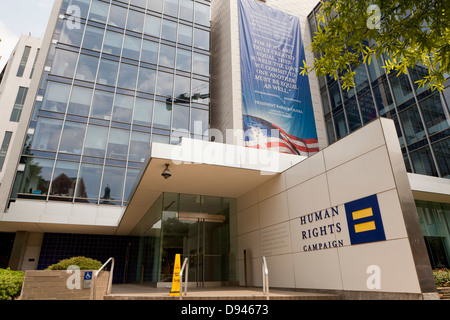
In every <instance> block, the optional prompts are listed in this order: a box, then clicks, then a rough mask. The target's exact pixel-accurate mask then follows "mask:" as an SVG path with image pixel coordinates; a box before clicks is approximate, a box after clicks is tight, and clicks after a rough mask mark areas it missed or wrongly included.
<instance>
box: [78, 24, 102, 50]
mask: <svg viewBox="0 0 450 320" xmlns="http://www.w3.org/2000/svg"><path fill="white" fill-rule="evenodd" d="M104 33H105V30H103V29H100V28H96V27H92V26H89V25H88V26H87V27H86V33H85V34H84V40H83V48H84V49H91V50H94V51H100V50H101V49H102V43H103V35H104Z"/></svg>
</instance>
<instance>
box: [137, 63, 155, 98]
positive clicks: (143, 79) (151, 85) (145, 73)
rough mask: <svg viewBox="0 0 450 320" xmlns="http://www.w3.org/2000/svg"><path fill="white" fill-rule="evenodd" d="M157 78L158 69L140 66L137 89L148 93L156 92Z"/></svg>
mask: <svg viewBox="0 0 450 320" xmlns="http://www.w3.org/2000/svg"><path fill="white" fill-rule="evenodd" d="M155 79H156V71H155V70H151V69H147V68H142V67H141V68H139V79H138V86H137V90H138V91H142V92H147V93H154V92H155Z"/></svg>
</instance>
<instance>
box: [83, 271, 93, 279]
mask: <svg viewBox="0 0 450 320" xmlns="http://www.w3.org/2000/svg"><path fill="white" fill-rule="evenodd" d="M84 280H92V271H86V272H85V273H84Z"/></svg>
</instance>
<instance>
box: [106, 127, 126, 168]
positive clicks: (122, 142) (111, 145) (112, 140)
mask: <svg viewBox="0 0 450 320" xmlns="http://www.w3.org/2000/svg"><path fill="white" fill-rule="evenodd" d="M129 138H130V132H129V131H128V130H122V129H116V128H111V130H110V132H109V141H108V149H107V152H106V157H107V158H112V159H119V160H126V159H127V154H128V142H129Z"/></svg>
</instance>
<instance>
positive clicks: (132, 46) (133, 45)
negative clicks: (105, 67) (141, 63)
mask: <svg viewBox="0 0 450 320" xmlns="http://www.w3.org/2000/svg"><path fill="white" fill-rule="evenodd" d="M141 42H142V41H141V39H140V38H136V37H132V36H127V35H126V36H125V40H124V42H123V51H122V56H124V57H125V58H129V59H134V60H139V56H140V54H141Z"/></svg>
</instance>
